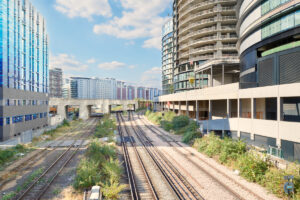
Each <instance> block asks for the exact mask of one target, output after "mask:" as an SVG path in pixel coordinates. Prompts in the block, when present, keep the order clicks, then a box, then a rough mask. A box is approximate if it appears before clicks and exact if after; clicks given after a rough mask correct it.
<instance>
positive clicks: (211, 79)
mask: <svg viewBox="0 0 300 200" xmlns="http://www.w3.org/2000/svg"><path fill="white" fill-rule="evenodd" d="M210 70H211V71H210V87H213V86H214V79H213V76H214V73H213V68H212V67H211V68H210Z"/></svg>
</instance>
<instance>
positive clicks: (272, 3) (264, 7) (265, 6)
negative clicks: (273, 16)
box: [261, 0, 290, 15]
mask: <svg viewBox="0 0 300 200" xmlns="http://www.w3.org/2000/svg"><path fill="white" fill-rule="evenodd" d="M288 1H290V0H265V1H262V3H261V15H265V14H267V13H268V12H270V11H272V10H274V9H275V8H277V7H278V6H280V5H282V4H284V3H286V2H288Z"/></svg>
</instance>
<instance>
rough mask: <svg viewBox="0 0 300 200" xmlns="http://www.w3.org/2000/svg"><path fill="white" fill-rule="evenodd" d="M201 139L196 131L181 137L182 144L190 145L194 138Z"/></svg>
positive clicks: (200, 135)
mask: <svg viewBox="0 0 300 200" xmlns="http://www.w3.org/2000/svg"><path fill="white" fill-rule="evenodd" d="M200 137H202V134H201V133H200V132H198V131H189V132H186V133H185V134H184V135H183V137H182V142H184V143H186V144H190V143H192V142H193V141H194V140H195V139H196V138H200Z"/></svg>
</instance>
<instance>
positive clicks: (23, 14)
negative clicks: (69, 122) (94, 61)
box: [0, 0, 49, 141]
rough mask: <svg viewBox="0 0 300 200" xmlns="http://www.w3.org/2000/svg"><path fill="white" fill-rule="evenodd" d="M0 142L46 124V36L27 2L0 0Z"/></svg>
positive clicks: (21, 0)
mask: <svg viewBox="0 0 300 200" xmlns="http://www.w3.org/2000/svg"><path fill="white" fill-rule="evenodd" d="M0 20H1V23H0V96H1V97H0V98H1V102H2V103H1V109H0V141H2V140H7V139H9V138H12V137H14V136H17V135H21V134H22V133H23V132H26V131H32V130H35V129H39V128H42V127H44V126H46V125H47V124H48V105H47V104H48V66H49V63H48V36H47V32H46V25H45V21H44V19H43V17H42V16H41V15H40V14H39V13H38V12H37V11H36V9H35V8H34V7H33V6H32V4H31V3H30V2H29V1H27V0H10V1H9V0H2V1H0Z"/></svg>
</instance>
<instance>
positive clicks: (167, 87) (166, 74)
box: [162, 20, 174, 94]
mask: <svg viewBox="0 0 300 200" xmlns="http://www.w3.org/2000/svg"><path fill="white" fill-rule="evenodd" d="M162 32H163V39H162V89H163V94H170V93H173V92H174V88H173V20H169V21H168V22H167V23H166V24H165V25H164V26H163V30H162Z"/></svg>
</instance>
